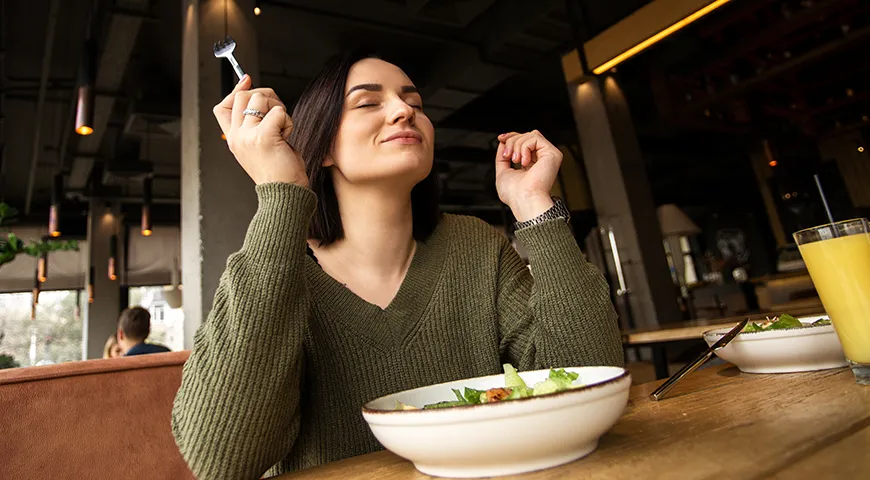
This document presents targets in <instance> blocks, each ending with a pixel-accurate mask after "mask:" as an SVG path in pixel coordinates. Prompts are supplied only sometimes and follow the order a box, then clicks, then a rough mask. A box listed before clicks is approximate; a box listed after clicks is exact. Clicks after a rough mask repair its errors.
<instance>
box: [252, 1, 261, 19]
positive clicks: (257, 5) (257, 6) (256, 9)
mask: <svg viewBox="0 0 870 480" xmlns="http://www.w3.org/2000/svg"><path fill="white" fill-rule="evenodd" d="M261 13H263V10H261V9H260V1H259V0H256V1H255V2H254V15H257V16H260V14H261Z"/></svg>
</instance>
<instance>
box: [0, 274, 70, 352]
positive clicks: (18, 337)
mask: <svg viewBox="0 0 870 480" xmlns="http://www.w3.org/2000/svg"><path fill="white" fill-rule="evenodd" d="M80 294H81V291H80V290H55V291H47V292H42V293H41V294H40V295H39V304H38V305H37V308H36V318H35V319H34V320H31V319H30V313H31V311H30V305H31V294H30V293H4V294H0V354H3V355H7V356H11V357H12V361H13V362H15V363H16V364H18V366H22V367H27V366H31V365H48V364H52V363H61V362H72V361H77V360H81V359H82V319H81V315H80V313H79V312H80V309H79V307H78V306H79V301H80Z"/></svg>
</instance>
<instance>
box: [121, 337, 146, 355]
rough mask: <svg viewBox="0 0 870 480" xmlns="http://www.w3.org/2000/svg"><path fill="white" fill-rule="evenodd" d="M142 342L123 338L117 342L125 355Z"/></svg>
mask: <svg viewBox="0 0 870 480" xmlns="http://www.w3.org/2000/svg"><path fill="white" fill-rule="evenodd" d="M142 342H144V340H133V339H131V338H125V339H123V340H118V346H119V347H121V351H122V352H124V353H127V352H128V351H129V350H130V349H131V348H133V347H135V346H136V345H139V344H140V343H142Z"/></svg>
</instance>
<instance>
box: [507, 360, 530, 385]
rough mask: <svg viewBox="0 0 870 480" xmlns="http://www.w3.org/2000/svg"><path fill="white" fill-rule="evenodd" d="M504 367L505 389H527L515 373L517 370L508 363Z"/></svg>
mask: <svg viewBox="0 0 870 480" xmlns="http://www.w3.org/2000/svg"><path fill="white" fill-rule="evenodd" d="M503 367H504V386H505V388H510V389H514V388H517V387H522V388H528V386H527V385H526V382H524V381H523V379H522V378H521V377H520V374H519V373H517V369H516V368H514V366H513V365H511V364H510V363H505V364H504V365H503Z"/></svg>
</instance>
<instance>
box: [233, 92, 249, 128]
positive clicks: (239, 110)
mask: <svg viewBox="0 0 870 480" xmlns="http://www.w3.org/2000/svg"><path fill="white" fill-rule="evenodd" d="M252 95H253V93H252V92H251V91H246V90H240V91H238V92H236V94H235V95H234V96H233V115H232V125H231V126H230V128H239V127H241V126H242V124H244V123H245V114H244V113H243V112H244V111H245V109H246V108H248V103H249V102H250V100H251V96H252Z"/></svg>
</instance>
